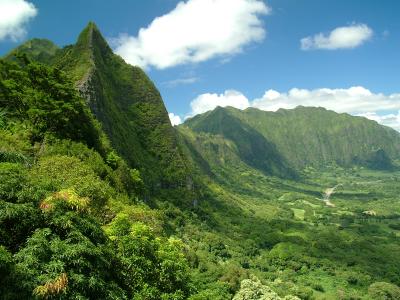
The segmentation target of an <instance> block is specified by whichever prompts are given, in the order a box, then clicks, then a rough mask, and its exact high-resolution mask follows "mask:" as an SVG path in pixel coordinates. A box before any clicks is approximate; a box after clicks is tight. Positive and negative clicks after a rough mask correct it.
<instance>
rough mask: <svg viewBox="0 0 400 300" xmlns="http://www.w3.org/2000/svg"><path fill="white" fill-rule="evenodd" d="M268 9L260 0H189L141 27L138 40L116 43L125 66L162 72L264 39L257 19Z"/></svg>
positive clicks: (124, 38)
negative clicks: (155, 69) (162, 70)
mask: <svg viewBox="0 0 400 300" xmlns="http://www.w3.org/2000/svg"><path fill="white" fill-rule="evenodd" d="M269 12H270V8H269V7H268V6H267V5H266V4H265V3H264V2H263V1H262V0H188V1H186V2H183V1H182V2H179V3H178V5H177V6H176V8H175V9H174V10H172V11H170V12H169V13H167V14H165V15H163V16H161V17H157V18H155V19H154V20H153V21H152V23H151V24H150V25H149V26H148V27H146V28H141V29H140V30H139V33H138V35H137V36H136V37H134V36H129V35H127V34H122V35H120V36H119V37H118V38H117V39H115V40H114V44H115V45H116V49H115V52H116V53H117V54H119V55H121V56H122V57H123V58H124V59H125V61H126V62H128V63H130V64H132V65H139V66H141V67H145V68H146V67H150V66H154V67H156V68H158V69H165V68H168V67H173V66H176V65H181V64H187V63H197V62H202V61H206V60H208V59H211V58H214V57H217V56H226V55H233V54H236V53H239V52H241V51H242V50H243V47H244V46H246V45H248V44H250V43H252V42H259V41H261V40H263V38H264V37H265V29H264V27H263V24H262V21H261V19H260V16H262V15H265V14H268V13H269Z"/></svg>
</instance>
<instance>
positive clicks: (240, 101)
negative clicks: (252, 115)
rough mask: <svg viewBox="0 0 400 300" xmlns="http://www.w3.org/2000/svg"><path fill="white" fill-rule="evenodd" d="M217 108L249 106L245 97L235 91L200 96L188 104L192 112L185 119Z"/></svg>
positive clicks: (242, 107) (243, 107)
mask: <svg viewBox="0 0 400 300" xmlns="http://www.w3.org/2000/svg"><path fill="white" fill-rule="evenodd" d="M217 106H221V107H226V106H232V107H235V108H239V109H245V108H247V107H249V106H250V103H249V100H248V99H247V98H246V96H244V95H243V94H242V93H240V92H238V91H235V90H227V91H225V92H224V93H223V94H219V95H218V94H209V93H207V94H201V95H199V96H197V97H196V98H195V99H194V100H193V101H192V102H191V103H190V107H191V108H192V111H191V112H190V114H189V115H188V116H186V118H187V117H192V116H194V115H197V114H202V113H204V112H206V111H209V110H213V109H214V108H216V107H217Z"/></svg>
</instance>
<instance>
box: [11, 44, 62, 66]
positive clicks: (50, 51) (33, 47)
mask: <svg viewBox="0 0 400 300" xmlns="http://www.w3.org/2000/svg"><path fill="white" fill-rule="evenodd" d="M58 51H60V48H59V47H58V46H57V45H56V44H54V43H53V42H52V41H49V40H46V39H32V40H30V41H27V42H25V43H24V44H22V45H20V46H19V47H17V48H15V49H13V50H11V51H10V52H9V53H8V54H7V55H6V56H5V58H6V59H8V60H13V59H14V56H15V54H16V53H25V54H27V55H28V56H29V57H30V58H31V59H33V60H35V61H39V62H41V63H46V64H50V63H51V62H52V60H53V58H54V57H55V55H56V53H57V52H58Z"/></svg>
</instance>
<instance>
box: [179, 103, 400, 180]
mask: <svg viewBox="0 0 400 300" xmlns="http://www.w3.org/2000/svg"><path fill="white" fill-rule="evenodd" d="M181 127H182V128H188V129H190V130H191V131H193V132H194V133H196V134H203V133H207V134H211V135H214V136H215V135H217V136H220V137H223V138H224V139H226V140H229V141H230V142H232V143H233V144H234V145H235V150H234V151H236V153H237V154H238V155H239V156H240V158H241V160H242V161H243V162H245V163H246V164H248V165H249V166H251V167H254V168H257V169H260V170H263V171H264V172H266V173H271V174H275V175H279V174H285V172H283V173H282V172H279V171H281V170H287V169H288V168H290V167H291V168H293V169H295V170H302V169H304V168H305V167H307V166H312V167H317V168H321V167H325V166H327V165H331V164H337V165H339V166H343V167H350V166H353V165H360V166H365V167H368V168H373V169H391V168H393V164H394V162H395V160H397V159H399V158H400V134H399V133H398V132H397V131H395V130H393V129H391V128H388V127H385V126H382V125H379V124H378V123H376V122H375V121H371V120H368V119H366V118H363V117H355V116H351V115H348V114H338V113H335V112H333V111H329V110H326V109H324V108H314V107H301V106H299V107H297V108H295V109H280V110H278V111H277V112H267V111H262V110H258V109H255V108H248V109H246V110H243V111H242V110H238V109H235V108H232V107H228V108H221V107H218V108H216V109H215V110H213V111H211V112H207V113H205V114H202V115H198V116H195V117H193V118H191V119H189V120H187V121H186V122H185V123H184V124H183V125H181ZM181 132H182V131H181ZM277 170H278V171H277ZM286 173H287V172H286Z"/></svg>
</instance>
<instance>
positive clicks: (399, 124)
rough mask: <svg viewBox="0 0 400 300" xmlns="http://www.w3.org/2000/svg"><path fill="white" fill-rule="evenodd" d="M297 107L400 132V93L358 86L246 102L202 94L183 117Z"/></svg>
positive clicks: (229, 94)
mask: <svg viewBox="0 0 400 300" xmlns="http://www.w3.org/2000/svg"><path fill="white" fill-rule="evenodd" d="M299 105H302V106H313V107H325V108H327V109H330V110H333V111H336V112H338V113H344V112H346V113H349V114H352V115H357V116H364V117H366V118H369V119H371V120H375V121H377V122H378V123H381V124H383V125H387V126H390V127H393V128H394V129H396V130H399V131H400V93H398V94H396V93H395V94H390V95H385V94H382V93H373V92H371V91H370V90H368V89H366V88H364V87H362V86H354V87H350V88H347V89H329V88H320V89H314V90H308V89H298V88H293V89H291V90H289V91H288V92H286V93H281V92H278V91H276V90H272V89H270V90H267V91H266V92H265V93H264V95H263V96H262V97H261V98H257V99H254V100H252V101H249V100H248V98H247V97H246V96H245V95H243V94H242V93H241V92H238V91H234V90H228V91H225V92H224V93H223V94H219V95H218V94H209V93H207V94H202V95H200V96H198V97H196V98H195V99H194V100H193V101H192V102H191V104H190V106H191V112H190V113H189V114H188V115H187V117H192V116H194V115H196V114H200V113H204V112H206V111H209V110H212V109H214V108H215V107H217V106H233V107H236V108H239V109H245V108H247V107H255V108H258V109H261V110H266V111H276V110H278V109H280V108H285V109H291V108H295V107H297V106H299Z"/></svg>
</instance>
